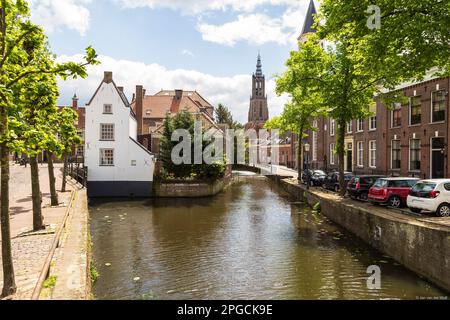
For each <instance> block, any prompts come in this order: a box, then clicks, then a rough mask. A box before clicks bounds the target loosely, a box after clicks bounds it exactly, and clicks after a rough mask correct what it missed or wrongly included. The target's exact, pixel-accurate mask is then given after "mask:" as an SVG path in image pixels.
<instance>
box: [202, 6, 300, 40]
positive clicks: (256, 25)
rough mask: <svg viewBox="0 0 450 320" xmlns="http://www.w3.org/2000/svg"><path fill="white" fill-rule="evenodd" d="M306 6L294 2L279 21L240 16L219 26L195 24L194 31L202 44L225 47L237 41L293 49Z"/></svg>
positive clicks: (252, 14)
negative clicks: (271, 44)
mask: <svg viewBox="0 0 450 320" xmlns="http://www.w3.org/2000/svg"><path fill="white" fill-rule="evenodd" d="M307 5H308V3H307V2H306V1H302V2H297V3H296V5H295V6H291V7H289V8H288V9H287V10H286V11H285V12H284V14H283V15H282V16H281V17H279V18H272V17H270V16H269V15H267V14H261V13H251V14H241V15H239V16H238V17H237V19H236V20H234V21H231V22H227V23H225V24H222V25H213V24H208V23H204V22H199V24H198V26H197V28H198V30H199V32H200V33H201V34H202V38H203V40H205V41H209V42H214V43H218V44H222V45H226V46H234V45H235V44H236V43H238V42H241V41H245V42H248V43H250V44H254V45H262V44H265V43H270V42H273V43H277V44H280V45H287V44H291V45H292V46H296V45H297V37H298V35H299V33H300V28H301V26H302V23H303V21H304V18H305V14H306V10H307Z"/></svg>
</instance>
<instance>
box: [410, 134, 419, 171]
mask: <svg viewBox="0 0 450 320" xmlns="http://www.w3.org/2000/svg"><path fill="white" fill-rule="evenodd" d="M413 140H417V141H419V147H420V148H419V162H422V140H421V139H419V138H416V139H414V138H412V139H409V147H408V149H409V152H408V170H409V171H410V172H419V171H421V170H422V163H421V166H420V170H417V169H414V170H412V169H411V158H412V157H411V141H413Z"/></svg>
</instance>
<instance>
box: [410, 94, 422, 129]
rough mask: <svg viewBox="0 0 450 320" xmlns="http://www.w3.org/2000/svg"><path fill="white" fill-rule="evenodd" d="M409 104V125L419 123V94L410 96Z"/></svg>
mask: <svg viewBox="0 0 450 320" xmlns="http://www.w3.org/2000/svg"><path fill="white" fill-rule="evenodd" d="M409 105H410V106H409V125H411V126H414V125H416V124H420V123H421V122H422V100H421V98H420V96H418V97H412V98H411V100H410V102H409Z"/></svg>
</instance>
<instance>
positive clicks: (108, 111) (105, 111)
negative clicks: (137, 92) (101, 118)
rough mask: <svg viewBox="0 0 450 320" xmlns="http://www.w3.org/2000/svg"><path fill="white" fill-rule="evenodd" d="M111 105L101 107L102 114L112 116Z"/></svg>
mask: <svg viewBox="0 0 450 320" xmlns="http://www.w3.org/2000/svg"><path fill="white" fill-rule="evenodd" d="M112 113H113V112H112V104H104V105H103V114H112Z"/></svg>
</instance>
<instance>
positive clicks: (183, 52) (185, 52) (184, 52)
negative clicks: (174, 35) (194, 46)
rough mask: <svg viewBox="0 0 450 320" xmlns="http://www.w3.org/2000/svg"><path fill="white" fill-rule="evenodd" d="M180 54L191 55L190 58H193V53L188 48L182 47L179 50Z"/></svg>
mask: <svg viewBox="0 0 450 320" xmlns="http://www.w3.org/2000/svg"><path fill="white" fill-rule="evenodd" d="M181 54H182V55H183V56H189V57H191V58H194V57H195V55H194V53H193V52H192V51H190V50H188V49H183V50H181Z"/></svg>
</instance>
